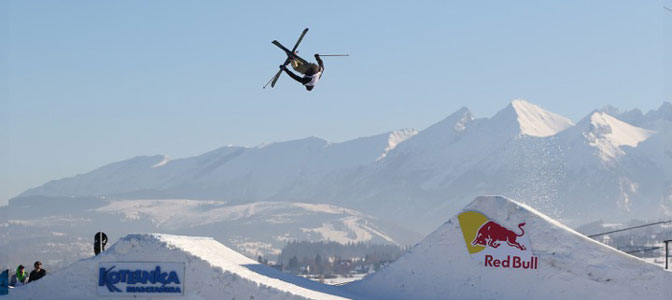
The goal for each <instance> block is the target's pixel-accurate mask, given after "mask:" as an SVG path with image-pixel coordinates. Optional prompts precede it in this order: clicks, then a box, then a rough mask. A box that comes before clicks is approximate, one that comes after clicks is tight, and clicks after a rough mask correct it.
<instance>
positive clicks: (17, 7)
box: [0, 0, 672, 205]
mask: <svg viewBox="0 0 672 300" xmlns="http://www.w3.org/2000/svg"><path fill="white" fill-rule="evenodd" d="M553 2H554V3H550V1H477V2H473V1H459V2H458V1H445V0H442V1H311V2H307V1H296V2H295V1H163V0H162V1H11V0H10V1H9V2H7V1H0V20H4V21H2V22H3V23H2V24H0V26H2V30H0V41H2V43H7V44H8V45H0V58H2V60H0V70H2V71H1V72H0V80H1V81H0V82H2V84H0V93H1V94H0V95H7V96H8V97H2V99H1V100H0V101H2V102H0V108H1V109H0V121H1V122H0V138H2V139H1V140H0V141H1V143H2V144H0V146H2V147H1V148H2V150H0V151H2V152H0V166H5V167H2V168H1V169H2V171H3V174H2V175H0V176H4V177H5V178H7V179H6V180H4V179H3V178H1V177H0V180H1V182H0V205H2V204H4V203H6V201H7V200H8V199H9V198H11V197H14V196H16V195H17V194H19V193H20V192H22V191H24V190H26V189H28V188H30V187H34V186H38V185H41V184H43V183H45V182H47V181H48V180H52V179H58V178H63V177H69V176H73V175H75V174H80V173H85V172H88V171H91V170H92V169H94V168H97V167H100V166H102V165H104V164H107V163H111V162H114V161H119V160H123V159H128V158H131V157H133V156H137V155H152V154H166V155H169V156H170V157H173V158H181V157H187V156H193V155H197V154H201V153H204V152H206V151H209V150H213V149H215V148H218V147H221V146H224V145H228V144H234V145H248V146H252V145H257V144H260V143H263V142H273V141H284V140H290V139H297V138H303V137H307V136H319V137H322V138H324V139H327V140H329V141H333V142H340V141H345V140H348V139H352V138H356V137H360V136H366V135H373V134H378V133H382V132H386V131H389V130H395V129H399V128H416V129H424V128H425V127H427V126H429V125H431V124H432V123H434V122H437V121H439V120H441V119H443V118H445V117H446V116H448V115H449V114H450V113H452V112H454V111H455V110H457V109H459V108H460V107H463V106H466V107H469V108H470V109H471V110H472V112H473V113H474V114H476V116H478V117H489V116H492V115H493V114H494V113H496V112H497V111H498V110H500V109H502V108H504V107H505V106H506V105H507V104H508V102H510V101H511V100H513V99H516V98H524V99H527V100H528V101H530V102H533V103H535V104H538V105H540V106H542V107H544V108H546V109H548V110H550V111H553V112H556V113H559V114H561V115H564V116H567V117H569V118H571V119H573V120H575V121H576V120H578V119H580V118H582V117H584V116H585V115H587V114H588V113H589V112H590V111H591V110H593V109H595V108H600V107H603V106H605V105H607V104H611V105H614V106H616V107H619V108H621V109H631V108H635V107H637V108H640V109H642V110H643V111H645V112H646V111H648V110H649V109H652V108H657V107H658V106H660V104H661V103H662V102H663V101H664V100H667V101H669V100H670V99H671V98H672V97H671V96H670V95H672V93H671V90H670V87H669V85H667V87H665V84H664V82H665V80H667V81H668V82H669V80H670V76H669V74H668V75H667V76H664V71H663V70H664V69H665V68H666V66H667V69H670V68H669V66H670V64H672V62H671V61H670V59H669V57H668V58H664V53H665V47H667V48H668V51H667V52H670V51H669V49H670V43H671V42H670V33H671V32H672V30H669V28H670V26H671V24H672V20H671V19H672V13H670V12H668V11H666V10H664V9H663V8H662V6H663V4H664V3H663V2H661V1H613V0H610V1H583V0H582V1H553ZM667 3H668V4H666V5H668V6H670V4H669V1H668V2H667ZM305 27H309V28H310V31H309V33H308V35H307V36H306V38H305V39H304V41H303V43H302V45H301V46H300V48H299V50H300V51H301V54H302V55H303V56H305V57H306V58H310V60H313V58H312V54H314V53H316V52H319V53H349V54H350V55H351V56H350V57H347V58H341V57H338V58H325V59H324V60H325V64H326V70H325V73H324V76H323V77H322V80H321V82H320V84H319V85H318V86H317V87H316V88H315V90H314V91H313V92H310V93H308V92H306V91H305V89H304V88H303V87H301V86H300V85H299V84H298V83H296V82H294V81H292V80H291V79H290V78H288V77H287V76H284V75H283V77H282V78H281V79H280V81H279V82H278V85H277V87H276V88H275V89H270V88H269V89H265V90H263V89H261V87H262V86H263V85H264V84H265V83H266V82H267V81H268V79H270V77H271V76H272V75H273V74H274V73H275V72H276V71H277V68H278V65H279V64H280V63H282V61H283V60H284V54H283V53H282V52H281V51H280V50H279V49H278V48H276V47H275V46H273V45H272V44H271V43H270V42H271V41H272V40H273V39H277V40H279V41H280V42H281V43H283V44H285V45H287V46H291V45H293V43H294V42H295V41H296V38H297V37H298V35H299V33H300V32H301V30H302V29H303V28H305ZM7 70H8V71H7Z"/></svg>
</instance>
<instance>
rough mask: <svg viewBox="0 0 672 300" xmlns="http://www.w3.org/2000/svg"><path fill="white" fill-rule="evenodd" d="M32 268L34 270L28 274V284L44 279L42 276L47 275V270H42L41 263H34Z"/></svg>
mask: <svg viewBox="0 0 672 300" xmlns="http://www.w3.org/2000/svg"><path fill="white" fill-rule="evenodd" d="M33 266H34V267H35V270H32V271H31V272H30V277H28V282H33V281H35V280H38V279H40V278H42V277H44V275H47V270H45V269H42V263H41V262H40V261H39V260H38V261H36V262H35V264H34V265H33Z"/></svg>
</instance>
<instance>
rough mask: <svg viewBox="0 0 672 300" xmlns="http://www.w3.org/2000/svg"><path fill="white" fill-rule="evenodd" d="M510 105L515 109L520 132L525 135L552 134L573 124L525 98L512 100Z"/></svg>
mask: <svg viewBox="0 0 672 300" xmlns="http://www.w3.org/2000/svg"><path fill="white" fill-rule="evenodd" d="M511 106H512V107H513V109H514V110H515V111H516V115H517V117H518V123H519V124H520V130H521V133H522V134H525V135H529V136H536V137H546V136H552V135H555V134H557V133H558V132H561V131H563V130H565V129H567V128H569V127H572V126H574V123H573V122H572V121H571V120H569V119H567V118H565V117H563V116H561V115H558V114H554V113H552V112H549V111H546V110H544V109H542V108H541V107H539V106H536V105H534V104H532V103H529V102H527V101H525V100H520V99H519V100H513V101H512V102H511Z"/></svg>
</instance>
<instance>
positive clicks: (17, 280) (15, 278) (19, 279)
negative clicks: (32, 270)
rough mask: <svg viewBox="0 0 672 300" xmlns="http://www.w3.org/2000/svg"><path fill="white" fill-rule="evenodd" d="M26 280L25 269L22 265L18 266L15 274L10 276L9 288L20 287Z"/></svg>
mask: <svg viewBox="0 0 672 300" xmlns="http://www.w3.org/2000/svg"><path fill="white" fill-rule="evenodd" d="M27 280H28V275H27V274H26V269H25V268H24V267H23V265H19V266H18V267H16V274H14V275H12V279H10V280H9V286H22V285H24V284H26V282H27Z"/></svg>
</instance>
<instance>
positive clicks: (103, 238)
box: [93, 232, 107, 255]
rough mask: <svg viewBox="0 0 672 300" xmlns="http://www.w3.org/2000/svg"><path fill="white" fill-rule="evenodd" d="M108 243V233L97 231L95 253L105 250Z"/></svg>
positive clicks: (94, 239) (94, 240) (94, 242)
mask: <svg viewBox="0 0 672 300" xmlns="http://www.w3.org/2000/svg"><path fill="white" fill-rule="evenodd" d="M106 244H107V234H105V233H103V232H96V235H95V236H93V253H95V254H96V255H98V254H100V252H103V251H105V245H106Z"/></svg>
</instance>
